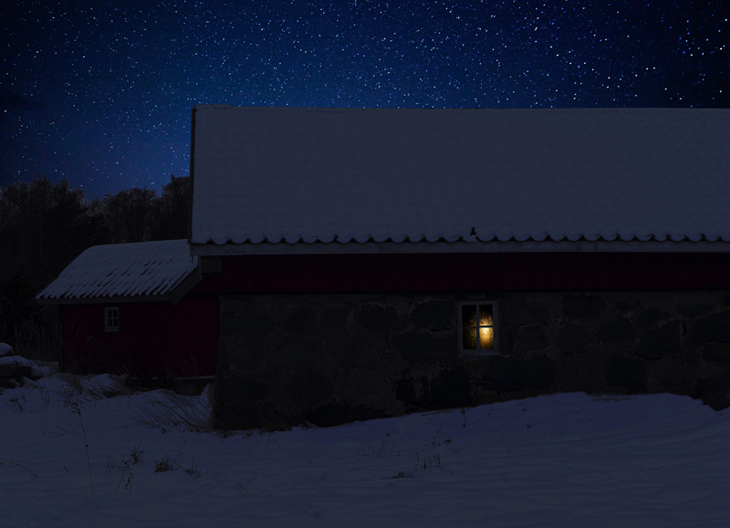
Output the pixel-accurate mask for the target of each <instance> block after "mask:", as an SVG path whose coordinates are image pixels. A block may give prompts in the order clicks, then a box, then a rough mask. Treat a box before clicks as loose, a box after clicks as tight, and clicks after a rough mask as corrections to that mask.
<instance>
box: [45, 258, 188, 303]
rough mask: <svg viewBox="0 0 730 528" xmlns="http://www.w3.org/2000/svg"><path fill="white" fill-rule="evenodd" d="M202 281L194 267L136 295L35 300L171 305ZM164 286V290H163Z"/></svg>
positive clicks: (50, 297)
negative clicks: (169, 282)
mask: <svg viewBox="0 0 730 528" xmlns="http://www.w3.org/2000/svg"><path fill="white" fill-rule="evenodd" d="M201 280H202V275H201V273H200V266H199V265H196V266H195V267H194V268H192V269H190V271H188V272H187V273H185V274H184V275H181V276H179V277H177V278H176V279H174V280H173V281H171V282H172V283H171V284H164V285H161V286H160V287H156V288H154V290H153V291H150V292H145V293H141V294H140V293H136V294H132V295H88V296H69V297H66V294H62V295H53V296H50V295H44V292H45V290H44V291H42V292H41V293H39V294H38V295H37V296H36V298H35V300H36V302H37V303H38V304H41V305H43V304H98V303H128V302H169V303H171V304H173V305H175V304H177V302H178V301H179V300H180V299H182V298H183V297H184V296H185V295H186V294H187V293H188V292H189V291H190V290H191V289H193V287H195V285H196V284H198V282H200V281H201ZM163 286H164V288H163Z"/></svg>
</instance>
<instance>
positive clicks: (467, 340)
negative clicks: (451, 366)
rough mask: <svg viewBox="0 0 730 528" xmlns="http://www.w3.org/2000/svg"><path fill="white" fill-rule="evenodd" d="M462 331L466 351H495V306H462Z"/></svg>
mask: <svg viewBox="0 0 730 528" xmlns="http://www.w3.org/2000/svg"><path fill="white" fill-rule="evenodd" d="M461 329H462V335H461V337H462V347H463V348H464V350H494V305H493V304H478V303H475V304H463V305H461Z"/></svg>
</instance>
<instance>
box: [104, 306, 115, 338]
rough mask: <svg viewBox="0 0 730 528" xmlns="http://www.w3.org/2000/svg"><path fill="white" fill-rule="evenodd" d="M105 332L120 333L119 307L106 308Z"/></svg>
mask: <svg viewBox="0 0 730 528" xmlns="http://www.w3.org/2000/svg"><path fill="white" fill-rule="evenodd" d="M104 331H105V332H119V307H118V306H106V307H105V308H104Z"/></svg>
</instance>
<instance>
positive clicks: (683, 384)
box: [649, 358, 697, 394]
mask: <svg viewBox="0 0 730 528" xmlns="http://www.w3.org/2000/svg"><path fill="white" fill-rule="evenodd" d="M649 369H650V372H651V375H652V377H653V378H654V379H655V380H656V381H657V383H659V385H660V386H661V387H662V389H663V390H665V391H667V392H674V393H677V394H690V392H691V391H692V385H693V384H694V381H695V378H696V376H697V372H696V371H695V369H694V368H693V367H692V366H691V365H687V364H686V363H682V362H681V361H677V360H675V359H672V358H663V359H660V360H658V361H654V362H652V363H651V364H650V366H649Z"/></svg>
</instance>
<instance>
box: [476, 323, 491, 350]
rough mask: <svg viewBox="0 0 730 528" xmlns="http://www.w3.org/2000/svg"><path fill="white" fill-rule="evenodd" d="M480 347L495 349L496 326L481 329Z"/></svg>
mask: <svg viewBox="0 0 730 528" xmlns="http://www.w3.org/2000/svg"><path fill="white" fill-rule="evenodd" d="M479 348H483V349H487V350H493V349H494V328H480V329H479Z"/></svg>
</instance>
